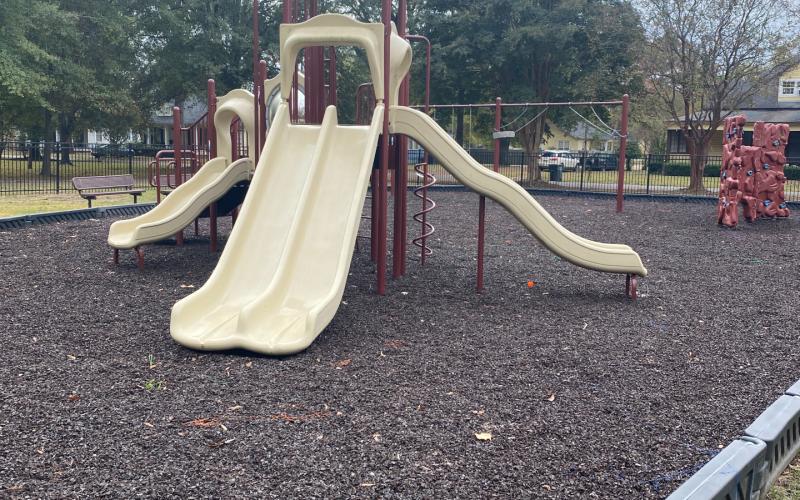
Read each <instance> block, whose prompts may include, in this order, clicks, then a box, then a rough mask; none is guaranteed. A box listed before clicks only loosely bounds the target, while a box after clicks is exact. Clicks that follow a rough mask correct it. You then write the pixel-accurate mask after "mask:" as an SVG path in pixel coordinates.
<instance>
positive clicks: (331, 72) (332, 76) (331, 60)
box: [328, 46, 336, 106]
mask: <svg viewBox="0 0 800 500" xmlns="http://www.w3.org/2000/svg"><path fill="white" fill-rule="evenodd" d="M328 81H329V84H328V105H331V106H336V47H333V46H331V47H328Z"/></svg>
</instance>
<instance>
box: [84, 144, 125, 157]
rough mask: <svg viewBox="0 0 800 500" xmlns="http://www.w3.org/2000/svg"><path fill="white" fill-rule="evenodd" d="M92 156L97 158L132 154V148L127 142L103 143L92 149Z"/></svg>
mask: <svg viewBox="0 0 800 500" xmlns="http://www.w3.org/2000/svg"><path fill="white" fill-rule="evenodd" d="M92 156H94V157H95V158H97V159H98V160H99V159H101V158H107V157H122V158H126V157H128V156H133V150H132V149H131V148H130V147H128V145H127V144H103V145H102V146H97V147H96V148H94V150H93V151H92Z"/></svg>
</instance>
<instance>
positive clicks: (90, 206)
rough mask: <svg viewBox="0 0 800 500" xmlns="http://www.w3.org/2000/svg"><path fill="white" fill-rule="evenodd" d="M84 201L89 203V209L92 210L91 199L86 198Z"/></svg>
mask: <svg viewBox="0 0 800 500" xmlns="http://www.w3.org/2000/svg"><path fill="white" fill-rule="evenodd" d="M86 201H88V202H89V208H92V199H91V198H86Z"/></svg>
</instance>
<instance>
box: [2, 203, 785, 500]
mask: <svg viewBox="0 0 800 500" xmlns="http://www.w3.org/2000/svg"><path fill="white" fill-rule="evenodd" d="M433 196H434V197H435V198H436V200H437V202H438V203H439V207H438V208H437V209H436V211H435V212H433V215H432V216H431V220H432V221H433V223H434V224H435V225H436V226H437V232H436V234H435V236H434V237H433V238H432V241H431V246H432V247H433V248H434V251H435V254H434V255H433V256H432V257H431V258H430V259H429V261H428V263H427V264H426V265H425V267H424V268H422V267H420V266H419V265H418V264H417V263H416V262H413V261H410V262H409V263H408V274H407V276H406V277H404V278H402V279H400V280H397V281H390V283H389V288H388V293H387V296H386V297H378V296H376V295H375V294H374V293H373V290H374V282H375V275H374V271H373V266H372V264H371V263H370V261H369V256H368V251H367V250H366V248H367V247H368V241H366V240H363V241H361V242H360V250H359V251H358V252H356V255H355V258H354V261H353V265H352V268H351V275H350V278H349V282H348V285H347V289H346V292H345V296H344V300H343V303H342V306H341V308H340V310H339V313H338V314H337V316H336V317H335V319H334V320H333V322H332V323H331V325H330V326H329V327H328V328H327V329H326V330H325V331H324V332H323V333H322V335H320V337H319V338H318V339H317V341H316V342H315V343H314V344H313V345H312V346H311V347H310V348H309V349H308V350H307V351H305V352H303V353H301V354H298V355H295V356H291V357H287V358H268V357H262V356H256V355H253V354H250V353H247V352H243V351H242V352H226V353H202V352H196V351H191V350H188V349H185V348H183V347H181V346H179V345H177V344H176V343H174V342H173V341H172V340H171V338H170V336H169V315H170V307H171V306H172V304H173V303H174V302H175V301H176V300H177V299H179V298H181V297H184V296H186V295H187V294H189V293H191V292H192V291H193V290H194V289H196V288H197V287H199V286H201V285H202V284H203V282H204V280H205V279H206V277H207V276H208V275H209V273H210V272H211V270H212V269H213V267H214V264H215V262H216V260H217V258H218V256H217V255H212V254H209V253H208V250H207V239H206V237H205V236H202V234H205V225H201V229H202V231H201V233H202V234H201V237H200V238H198V239H193V238H188V243H187V245H186V246H184V247H182V248H176V247H174V246H173V245H172V244H171V243H165V244H160V245H151V246H148V247H147V249H146V260H147V267H146V269H145V270H144V271H143V272H139V271H137V270H136V268H135V262H134V260H133V255H132V254H129V253H123V254H122V256H121V257H122V262H121V264H120V266H118V267H115V266H114V265H113V264H112V263H111V251H110V250H109V249H108V248H107V246H106V245H105V238H106V233H107V228H108V226H109V224H110V223H111V220H109V219H103V220H96V221H84V222H69V223H59V224H53V225H48V226H39V227H32V228H29V229H19V230H10V231H5V232H0V289H2V290H3V299H2V302H0V322H1V324H2V326H0V342H2V345H3V354H4V356H3V362H2V363H0V383H2V396H1V397H0V401H1V405H0V409H2V416H0V449H1V450H3V452H2V453H3V459H2V460H0V488H1V489H0V497H12V498H66V497H70V498H90V497H99V496H108V497H118V498H131V497H133V496H144V497H151V498H186V497H204V498H225V497H250V498H259V497H272V498H341V497H364V498H478V497H503V498H509V497H518V498H528V497H546V498H613V499H620V498H639V497H648V498H649V497H663V496H665V495H667V494H669V492H671V491H672V490H674V489H675V488H676V487H677V485H678V484H680V483H681V482H682V481H683V480H685V479H686V478H687V477H688V476H689V475H691V474H692V473H693V472H694V471H695V470H696V469H697V468H698V467H699V466H701V465H702V464H703V463H705V462H706V461H707V460H708V459H709V457H711V456H713V454H715V453H716V452H717V451H718V450H719V448H720V447H722V446H724V445H726V444H727V443H728V442H729V441H730V440H731V439H733V438H735V437H737V436H738V435H739V434H740V433H741V432H742V431H743V430H744V428H745V427H746V426H747V425H748V424H749V423H750V422H751V421H752V420H753V419H754V418H755V417H756V416H757V415H758V414H759V413H761V412H762V411H763V410H764V409H765V408H766V407H767V406H768V405H769V404H770V403H771V402H772V401H773V400H774V399H775V398H776V397H777V396H778V395H779V394H780V393H781V392H782V391H783V390H784V389H786V388H787V387H788V386H789V385H790V384H791V383H793V382H794V381H795V380H796V379H798V378H800V363H798V355H797V354H796V352H797V350H796V346H797V342H798V337H800V328H799V326H800V318H799V317H798V314H797V304H798V302H799V299H800V292H798V260H797V255H798V254H797V249H798V248H800V222H798V220H797V219H790V220H783V221H760V222H758V223H756V224H743V225H742V226H741V227H740V229H738V230H733V231H732V230H725V229H721V228H719V227H717V225H716V224H715V221H714V215H713V212H714V208H713V207H712V206H711V205H704V204H690V203H681V202H668V201H662V202H650V201H629V202H627V203H626V210H625V213H624V215H616V214H614V213H613V200H611V199H589V198H577V197H556V196H543V197H540V198H539V200H540V201H541V202H542V203H543V204H544V205H545V206H546V208H547V209H548V210H550V211H551V213H552V214H553V215H554V216H555V217H556V219H557V220H559V221H560V222H562V223H563V224H564V225H565V226H566V227H567V228H569V229H571V230H573V231H575V232H576V233H578V234H580V235H581V236H584V237H587V238H590V239H595V240H600V241H606V242H620V243H627V244H630V245H631V246H633V248H634V249H636V250H637V251H638V252H639V253H640V255H641V256H642V258H643V259H644V261H645V265H646V266H647V267H648V268H649V271H650V276H649V277H648V278H646V279H643V280H641V281H640V287H639V291H640V294H641V297H640V299H639V301H638V303H632V302H631V301H629V300H627V299H626V298H625V296H624V293H623V291H624V278H623V277H622V276H617V275H607V274H601V273H596V272H591V271H587V270H584V269H581V268H577V267H575V266H572V265H569V264H567V263H565V262H562V261H561V260H559V259H558V258H556V257H555V256H553V255H552V254H550V253H548V252H547V251H546V250H545V249H544V248H543V247H541V246H540V245H538V244H537V243H536V242H535V240H534V239H533V238H532V237H531V236H530V235H528V234H527V232H526V231H525V229H524V228H523V227H522V226H521V225H519V224H518V223H517V222H516V221H515V220H514V219H513V218H512V217H511V216H509V215H508V214H507V213H506V212H505V211H504V210H502V209H501V208H500V207H499V206H498V205H495V204H493V203H491V202H489V203H488V213H489V217H488V231H487V263H486V291H485V292H484V293H483V294H481V295H478V294H476V293H475V292H474V279H475V264H476V262H475V246H476V227H477V208H478V201H477V196H476V195H474V194H472V193H458V192H447V193H445V192H435V193H433ZM410 203H411V204H412V205H413V206H416V204H417V202H416V200H412V201H411V202H410ZM222 226H223V232H226V231H227V230H228V229H229V223H227V222H226V223H224V224H223V225H222ZM416 232H417V229H416V227H415V226H412V227H411V228H410V233H411V234H415V233H416ZM190 234H191V233H190V232H189V231H187V235H190ZM362 234H366V233H363V232H362ZM242 265H245V263H242ZM250 265H256V264H250ZM528 281H534V282H535V285H534V286H533V287H532V288H529V287H528V285H527V282H528ZM476 434H482V435H483V436H482V437H488V434H491V439H490V440H488V439H487V440H479V439H477V438H476Z"/></svg>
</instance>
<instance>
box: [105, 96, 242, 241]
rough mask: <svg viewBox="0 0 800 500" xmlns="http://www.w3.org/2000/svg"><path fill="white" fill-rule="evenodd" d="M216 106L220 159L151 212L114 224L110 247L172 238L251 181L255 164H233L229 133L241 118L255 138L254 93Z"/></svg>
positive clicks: (238, 161) (222, 100)
mask: <svg viewBox="0 0 800 500" xmlns="http://www.w3.org/2000/svg"><path fill="white" fill-rule="evenodd" d="M217 106H218V107H217V112H216V114H215V115H214V125H215V126H216V130H217V145H218V147H219V156H218V157H217V158H214V159H212V160H210V161H208V162H206V164H205V165H203V166H202V167H201V168H200V169H199V170H198V171H197V173H196V174H195V175H194V176H192V178H191V179H189V180H188V181H186V182H184V183H182V184H181V185H180V186H178V187H177V188H175V189H174V190H173V191H172V192H171V193H170V194H169V196H167V197H166V198H164V200H163V201H162V202H161V203H159V204H158V205H156V206H155V207H154V208H153V209H152V210H150V211H149V212H147V213H145V214H142V215H140V216H139V217H134V218H133V219H128V220H121V221H117V222H115V223H113V224H111V227H110V228H109V231H108V244H109V245H110V246H111V247H113V248H118V249H127V248H134V247H138V246H140V245H144V244H147V243H153V242H155V241H160V240H163V239H166V238H169V237H171V236H173V235H175V234H176V233H177V232H179V231H181V230H182V229H183V228H185V227H186V226H188V225H189V224H191V223H192V221H194V220H195V219H196V218H197V217H199V216H200V214H201V213H202V212H203V211H204V210H205V209H206V208H207V207H208V206H209V205H210V204H211V203H213V202H215V201H216V200H218V199H220V198H222V196H224V195H225V193H227V192H228V190H229V189H231V188H232V187H233V186H235V185H236V184H238V183H240V182H243V181H248V180H250V178H251V177H252V175H253V161H252V160H251V159H250V158H242V159H240V160H237V161H234V162H232V163H231V162H230V160H229V158H232V154H231V139H230V134H228V133H226V132H227V131H228V130H230V126H231V122H232V121H233V119H234V118H236V117H239V118H241V120H242V122H243V123H244V124H245V126H246V127H247V129H248V136H249V137H248V139H249V138H252V137H254V136H255V134H253V133H252V130H251V129H252V124H253V122H254V118H253V94H251V93H250V92H247V91H246V90H242V89H236V90H233V91H231V92H229V93H228V94H227V95H225V96H223V97H220V98H219V99H218V101H217ZM249 148H250V149H249V151H254V148H255V143H254V142H252V139H249Z"/></svg>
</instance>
